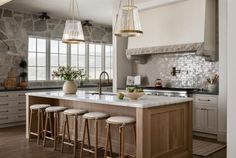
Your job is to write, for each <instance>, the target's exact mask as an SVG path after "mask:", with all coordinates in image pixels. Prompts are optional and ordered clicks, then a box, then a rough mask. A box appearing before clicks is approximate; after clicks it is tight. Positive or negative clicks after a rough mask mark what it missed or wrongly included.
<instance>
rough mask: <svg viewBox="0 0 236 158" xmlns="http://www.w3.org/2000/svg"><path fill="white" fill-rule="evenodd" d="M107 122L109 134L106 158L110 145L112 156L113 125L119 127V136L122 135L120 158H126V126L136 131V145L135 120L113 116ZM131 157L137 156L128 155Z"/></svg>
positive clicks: (107, 135) (107, 136)
mask: <svg viewBox="0 0 236 158" xmlns="http://www.w3.org/2000/svg"><path fill="white" fill-rule="evenodd" d="M106 122H107V134H106V147H105V154H104V157H105V158H106V157H107V150H108V143H109V144H110V156H112V155H111V154H112V148H111V146H112V145H111V130H110V128H111V127H110V126H111V125H119V134H120V153H119V157H120V158H124V157H125V151H124V145H125V138H124V135H125V126H126V125H132V126H133V129H134V140H135V141H134V142H135V145H136V124H135V122H136V121H135V119H134V118H132V117H128V116H113V117H110V118H108V119H107V120H106ZM127 156H131V157H135V155H127Z"/></svg>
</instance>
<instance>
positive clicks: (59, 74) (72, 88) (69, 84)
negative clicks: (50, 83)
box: [52, 66, 83, 94]
mask: <svg viewBox="0 0 236 158" xmlns="http://www.w3.org/2000/svg"><path fill="white" fill-rule="evenodd" d="M81 75H83V74H82V69H74V68H72V67H70V66H67V67H65V66H60V67H59V68H58V69H57V70H55V71H53V73H52V77H53V79H54V78H59V79H62V80H65V83H64V85H63V91H64V93H65V94H75V93H76V91H77V84H76V83H75V81H74V80H76V79H78V78H79V77H81Z"/></svg>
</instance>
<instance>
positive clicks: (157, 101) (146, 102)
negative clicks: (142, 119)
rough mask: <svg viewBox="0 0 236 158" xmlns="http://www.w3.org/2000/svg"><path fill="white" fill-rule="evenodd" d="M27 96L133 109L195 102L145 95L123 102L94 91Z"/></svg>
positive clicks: (114, 95)
mask: <svg viewBox="0 0 236 158" xmlns="http://www.w3.org/2000/svg"><path fill="white" fill-rule="evenodd" d="M26 95H28V96H36V97H44V98H53V99H63V100H72V101H81V102H88V103H97V104H107V105H114V106H125V107H133V108H151V107H156V106H164V105H169V104H176V103H183V102H188V101H192V100H193V99H192V98H179V97H165V96H151V95H144V96H143V97H141V98H139V99H138V100H130V99H128V98H126V97H125V98H124V99H123V100H119V99H118V98H117V96H116V94H113V93H109V92H108V93H106V92H103V95H98V94H94V92H93V91H80V90H78V91H77V93H76V94H72V95H67V94H64V93H63V92H62V91H48V92H34V93H26Z"/></svg>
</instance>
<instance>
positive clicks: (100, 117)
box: [80, 112, 109, 158]
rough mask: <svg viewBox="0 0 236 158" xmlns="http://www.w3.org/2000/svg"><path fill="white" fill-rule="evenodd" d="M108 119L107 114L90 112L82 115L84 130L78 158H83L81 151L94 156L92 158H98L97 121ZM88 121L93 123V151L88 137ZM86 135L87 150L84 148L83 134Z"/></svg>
mask: <svg viewBox="0 0 236 158" xmlns="http://www.w3.org/2000/svg"><path fill="white" fill-rule="evenodd" d="M108 117H109V114H107V113H103V112H90V113H86V114H84V115H83V119H84V129H83V138H82V144H81V151H80V158H83V151H87V152H90V153H93V154H94V157H95V158H97V157H98V121H99V120H105V119H107V118H108ZM88 120H93V121H95V127H94V128H95V146H94V149H92V148H91V144H90V136H89V125H88ZM86 133H87V138H88V148H84V142H85V134H86Z"/></svg>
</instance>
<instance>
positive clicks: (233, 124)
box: [227, 0, 236, 158]
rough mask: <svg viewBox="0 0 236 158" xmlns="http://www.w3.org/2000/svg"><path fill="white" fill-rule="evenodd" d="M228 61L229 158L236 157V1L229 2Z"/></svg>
mask: <svg viewBox="0 0 236 158" xmlns="http://www.w3.org/2000/svg"><path fill="white" fill-rule="evenodd" d="M227 3H228V4H227V10H228V11H227V13H228V17H227V55H228V57H227V59H228V62H227V63H228V74H227V76H228V97H227V101H228V106H227V157H228V158H235V157H236V92H235V90H236V62H235V60H236V20H235V15H236V9H235V8H236V1H235V0H228V1H227Z"/></svg>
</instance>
